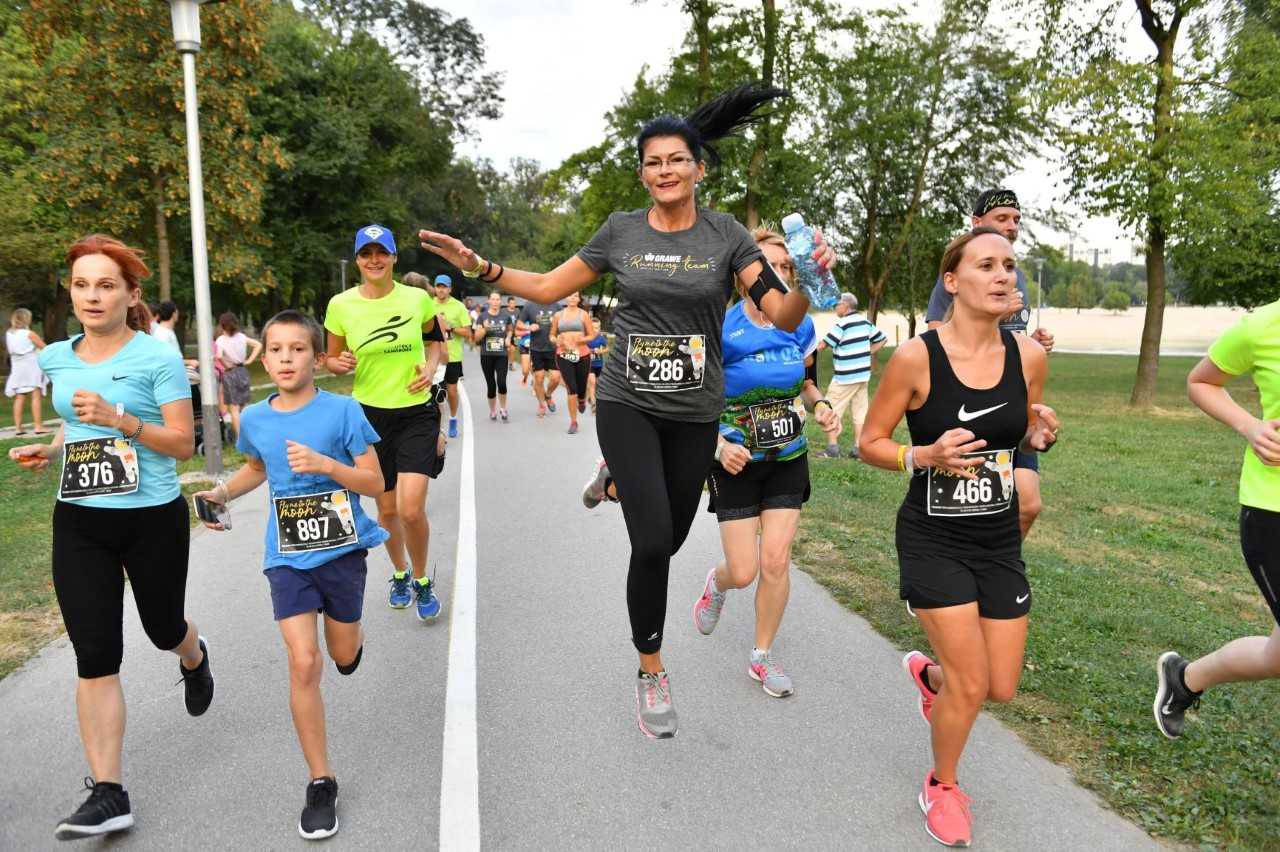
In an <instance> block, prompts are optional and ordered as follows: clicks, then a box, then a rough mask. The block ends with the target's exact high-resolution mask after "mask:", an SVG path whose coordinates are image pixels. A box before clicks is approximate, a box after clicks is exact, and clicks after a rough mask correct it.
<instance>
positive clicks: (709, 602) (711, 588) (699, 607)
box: [693, 566, 725, 636]
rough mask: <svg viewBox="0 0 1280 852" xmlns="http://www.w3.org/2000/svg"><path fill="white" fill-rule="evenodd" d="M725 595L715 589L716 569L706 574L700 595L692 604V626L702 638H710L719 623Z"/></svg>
mask: <svg viewBox="0 0 1280 852" xmlns="http://www.w3.org/2000/svg"><path fill="white" fill-rule="evenodd" d="M724 597H725V593H724V592H722V591H720V590H719V589H717V588H716V569H715V567H714V566H713V567H712V568H711V570H710V571H708V572H707V581H706V582H705V583H703V584H702V595H701V596H699V598H698V599H697V600H696V601H694V604H693V626H694V627H696V628H698V632H699V633H701V634H702V635H703V636H710V635H711V633H712V631H714V630H715V629H716V625H717V624H719V623H720V610H722V609H723V608H724Z"/></svg>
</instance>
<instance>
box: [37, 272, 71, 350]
mask: <svg viewBox="0 0 1280 852" xmlns="http://www.w3.org/2000/svg"><path fill="white" fill-rule="evenodd" d="M49 284H50V285H52V287H53V304H51V305H50V306H49V307H48V309H47V310H46V311H45V312H44V339H45V342H46V343H53V342H55V341H58V340H66V339H67V316H68V315H69V314H70V313H71V291H70V290H68V289H67V288H66V287H63V286H62V282H60V281H59V280H58V273H56V272H50V273H49Z"/></svg>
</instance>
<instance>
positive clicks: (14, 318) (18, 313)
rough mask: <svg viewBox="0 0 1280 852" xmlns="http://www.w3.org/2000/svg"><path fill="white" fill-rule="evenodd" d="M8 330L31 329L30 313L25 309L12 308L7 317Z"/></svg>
mask: <svg viewBox="0 0 1280 852" xmlns="http://www.w3.org/2000/svg"><path fill="white" fill-rule="evenodd" d="M9 328H31V311H29V310H27V309H26V308H14V310H13V313H12V314H10V315H9Z"/></svg>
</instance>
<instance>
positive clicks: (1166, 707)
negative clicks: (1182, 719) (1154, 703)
mask: <svg viewBox="0 0 1280 852" xmlns="http://www.w3.org/2000/svg"><path fill="white" fill-rule="evenodd" d="M1169 704H1170V702H1167V701H1166V702H1165V705H1164V706H1163V707H1161V708H1160V712H1161V713H1163V714H1164V715H1166V716H1172V715H1173V711H1172V710H1171V709H1170V708H1169Z"/></svg>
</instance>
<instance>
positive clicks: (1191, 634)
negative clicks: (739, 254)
mask: <svg viewBox="0 0 1280 852" xmlns="http://www.w3.org/2000/svg"><path fill="white" fill-rule="evenodd" d="M887 355H888V353H881V359H880V360H881V362H882V363H883V361H884V360H885V358H886V357H887ZM1194 363H1195V360H1194V359H1190V358H1165V359H1163V360H1162V363H1161V372H1160V384H1159V395H1158V399H1157V404H1156V407H1155V408H1154V410H1152V411H1150V412H1145V413H1139V412H1135V411H1133V410H1130V409H1129V408H1128V406H1127V400H1128V394H1129V390H1130V387H1131V385H1132V381H1133V375H1134V371H1135V368H1136V359H1135V358H1128V357H1116V356H1092V355H1061V354H1060V355H1055V356H1053V357H1052V359H1051V361H1050V369H1051V374H1050V379H1049V383H1048V389H1047V391H1046V399H1045V402H1046V403H1048V404H1049V405H1052V406H1053V407H1054V408H1055V409H1056V410H1057V411H1058V412H1059V414H1060V415H1061V416H1062V421H1063V425H1062V430H1061V444H1060V446H1058V447H1057V448H1056V449H1055V450H1054V451H1053V452H1052V453H1051V454H1049V455H1047V456H1045V457H1043V459H1042V466H1041V469H1042V477H1043V478H1042V495H1043V500H1044V511H1043V513H1042V514H1041V516H1040V520H1039V521H1038V522H1037V523H1036V525H1035V527H1033V529H1032V531H1031V534H1030V536H1029V538H1028V540H1027V544H1026V547H1025V549H1024V558H1025V560H1026V563H1027V570H1028V574H1029V577H1030V579H1031V585H1032V588H1033V589H1034V594H1035V603H1034V607H1033V609H1032V611H1031V620H1030V636H1029V639H1028V643H1027V657H1026V666H1025V669H1024V672H1023V677H1022V683H1021V688H1020V690H1019V694H1018V697H1017V698H1016V699H1015V700H1014V701H1013V702H1012V703H1011V704H1008V705H1003V706H992V707H991V708H990V709H991V712H992V713H993V714H994V715H995V716H996V717H997V718H999V719H1000V720H1001V721H1003V722H1005V723H1006V724H1008V725H1010V726H1011V727H1012V728H1013V729H1014V730H1015V731H1017V732H1018V734H1019V735H1020V736H1021V737H1022V738H1023V739H1024V740H1025V741H1026V742H1027V743H1029V744H1030V745H1031V746H1032V747H1034V748H1035V749H1037V750H1038V751H1040V752H1041V753H1043V754H1045V755H1046V756H1048V757H1049V758H1051V759H1053V760H1055V761H1057V762H1059V763H1062V764H1064V765H1066V766H1067V767H1069V768H1070V769H1071V771H1072V772H1073V773H1074V774H1075V777H1076V779H1077V780H1078V781H1079V782H1080V783H1081V784H1083V785H1084V786H1086V787H1088V788H1090V789H1092V790H1094V791H1096V792H1097V793H1098V794H1100V795H1101V796H1102V797H1103V798H1104V799H1105V800H1106V801H1107V802H1108V803H1109V804H1110V805H1111V806H1112V807H1113V808H1115V809H1116V810H1117V811H1119V812H1120V813H1122V814H1124V815H1125V816H1126V817H1128V818H1130V819H1132V820H1134V821H1135V822H1137V823H1138V824H1139V825H1141V826H1142V827H1143V828H1144V829H1146V830H1147V831H1149V832H1151V833H1152V834H1153V835H1156V836H1159V837H1163V838H1168V839H1171V840H1176V841H1183V842H1189V843H1196V844H1206V845H1212V846H1231V847H1244V848H1263V847H1270V848H1276V843H1277V839H1276V838H1277V832H1278V831H1280V822H1277V820H1278V819H1280V816H1278V814H1280V749H1277V747H1276V744H1277V743H1278V742H1280V713H1277V710H1280V682H1276V681H1270V682H1265V683H1254V684H1239V685H1229V686H1224V687H1219V688H1215V689H1214V690H1212V691H1211V692H1210V693H1207V694H1206V697H1205V701H1204V706H1203V708H1202V709H1201V710H1200V711H1199V714H1198V717H1197V716H1196V714H1194V713H1193V714H1192V715H1191V718H1193V719H1195V720H1196V721H1192V722H1191V723H1190V724H1189V725H1188V729H1187V731H1186V733H1184V735H1183V736H1182V738H1181V739H1180V740H1179V741H1177V742H1169V741H1168V740H1166V739H1165V738H1164V737H1163V736H1162V735H1161V734H1160V733H1159V731H1158V730H1157V729H1156V727H1155V724H1154V721H1153V720H1152V715H1151V714H1152V710H1151V705H1152V700H1153V696H1154V689H1155V684H1156V676H1155V660H1156V657H1157V656H1158V655H1159V654H1160V653H1161V652H1163V651H1165V650H1169V649H1176V650H1178V651H1179V652H1180V653H1182V654H1183V655H1184V656H1187V657H1195V656H1198V655H1200V654H1203V653H1205V652H1207V651H1210V650H1212V649H1214V648H1216V647H1218V646H1219V645H1220V644H1222V643H1223V642H1225V641H1227V640H1229V639H1232V638H1235V637H1237V636H1241V635H1248V634H1267V633H1270V631H1271V630H1272V628H1273V627H1275V622H1274V621H1273V620H1272V617H1271V614H1270V611H1269V610H1268V609H1267V608H1266V606H1265V604H1264V603H1263V601H1262V597H1261V595H1260V594H1259V593H1258V590H1257V587H1256V586H1255V585H1254V583H1253V580H1252V578H1251V577H1250V575H1249V572H1248V569H1247V568H1246V567H1245V565H1244V563H1243V560H1242V558H1241V556H1240V551H1239V534H1238V527H1237V517H1238V509H1239V506H1238V503H1237V501H1236V484H1237V478H1238V476H1239V472H1240V462H1241V455H1242V452H1243V450H1244V444H1243V442H1242V441H1241V440H1240V438H1238V437H1237V436H1236V435H1235V434H1234V433H1232V432H1231V431H1230V430H1228V429H1226V428H1225V427H1222V426H1220V425H1218V424H1217V423H1215V422H1213V421H1211V420H1210V419H1209V418H1208V417H1206V416H1204V415H1203V414H1201V413H1200V412H1199V411H1198V410H1197V409H1195V408H1194V407H1193V406H1192V405H1191V404H1190V402H1189V401H1188V400H1187V398H1186V393H1185V389H1184V388H1185V384H1184V383H1185V380H1186V375H1187V373H1188V372H1189V371H1190V369H1191V367H1192V365H1193V364H1194ZM821 368H822V375H823V387H825V386H826V384H825V383H826V377H827V376H829V375H830V356H829V354H826V357H825V359H824V362H823V363H822V365H821ZM873 387H874V383H873ZM1231 390H1232V393H1233V395H1234V396H1235V397H1236V399H1238V400H1240V401H1241V403H1242V404H1244V405H1245V406H1246V407H1248V408H1250V409H1251V410H1253V411H1255V412H1256V411H1258V410H1259V405H1258V395H1257V391H1256V388H1255V387H1254V386H1253V384H1252V383H1251V382H1250V381H1248V380H1247V379H1246V380H1241V381H1237V382H1236V383H1235V384H1234V385H1233V386H1232V388H1231ZM808 428H809V434H810V439H811V441H814V443H815V444H816V445H817V446H821V445H822V439H821V437H820V435H821V433H820V431H818V430H817V428H816V426H815V425H814V424H813V423H812V422H810V424H809V427H808ZM846 428H847V421H846ZM905 435H906V426H905V422H904V423H903V425H902V426H901V427H900V435H899V437H900V439H902V440H905ZM851 442H852V436H851V435H845V436H842V446H843V447H844V448H845V449H847V448H848V446H849V445H850V444H851ZM810 469H811V475H812V479H813V497H812V499H811V501H810V502H809V503H808V505H807V506H806V508H805V511H804V515H803V518H802V525H801V530H800V535H799V537H798V539H797V546H796V549H795V554H794V558H795V562H796V564H797V565H798V566H799V567H801V568H802V569H804V570H805V571H807V572H808V573H810V574H811V575H813V577H814V578H815V579H817V580H818V581H819V582H820V583H822V584H823V585H824V586H825V587H826V588H827V589H829V590H830V591H831V593H832V594H833V595H834V596H835V597H836V598H837V599H838V600H839V601H840V602H841V603H842V604H844V605H845V606H846V607H848V608H849V609H851V610H853V611H854V612H857V613H858V614H859V615H862V616H863V617H865V618H866V619H867V620H868V621H870V623H871V624H872V625H873V626H874V627H875V628H876V630H878V631H879V632H880V633H882V634H883V635H884V636H886V637H888V638H889V640H890V641H892V642H893V643H894V644H896V645H897V646H898V647H899V648H902V649H903V650H907V649H910V648H920V649H922V650H925V651H928V647H929V646H928V643H927V640H926V639H925V636H924V632H923V630H922V629H921V628H920V626H919V623H918V622H917V621H916V620H915V619H913V618H911V617H910V616H909V615H908V614H907V612H906V608H905V606H904V605H903V604H902V602H901V601H899V600H898V566H897V557H896V552H895V549H894V522H895V515H896V512H897V509H898V506H899V505H900V504H901V502H902V497H903V495H904V494H905V491H906V485H907V483H906V480H905V478H904V477H903V476H901V475H899V474H896V473H893V472H890V471H883V470H878V469H874V468H871V467H869V466H867V465H864V464H862V463H860V462H856V461H852V460H845V459H840V460H831V459H818V458H816V457H815V458H814V459H813V461H812V462H811V465H810ZM902 690H903V706H904V711H903V717H904V721H903V724H904V725H907V724H911V721H910V720H909V719H908V718H907V716H908V711H907V710H906V709H905V708H906V707H908V706H909V703H908V702H909V701H910V700H911V698H912V695H913V692H912V689H911V685H910V684H909V683H908V681H907V679H906V677H905V675H904V676H903V682H902ZM911 715H914V713H912V714H911ZM918 721H919V720H915V723H916V724H918ZM919 736H921V737H924V736H926V734H925V732H924V729H923V728H921V729H920V731H919ZM962 777H963V770H962ZM968 792H969V793H970V794H971V795H973V796H975V797H976V798H977V799H978V801H981V797H982V791H981V790H975V789H970V790H968Z"/></svg>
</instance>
